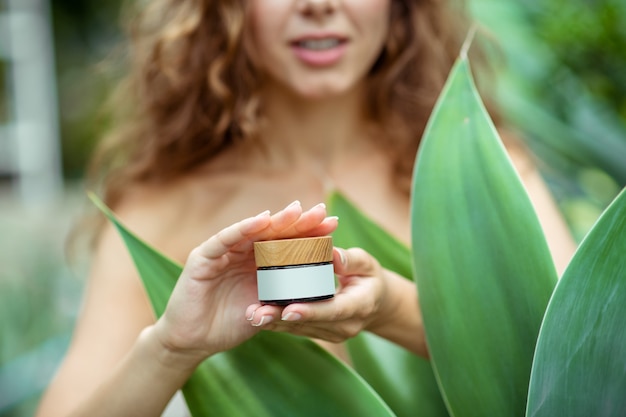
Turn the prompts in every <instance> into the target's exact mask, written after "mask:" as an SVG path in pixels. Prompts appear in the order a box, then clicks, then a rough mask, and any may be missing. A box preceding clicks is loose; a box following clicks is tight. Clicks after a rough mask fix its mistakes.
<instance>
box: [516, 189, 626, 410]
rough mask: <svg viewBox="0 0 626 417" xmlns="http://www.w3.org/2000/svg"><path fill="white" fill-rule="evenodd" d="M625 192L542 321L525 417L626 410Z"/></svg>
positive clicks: (578, 255) (576, 260)
mask: <svg viewBox="0 0 626 417" xmlns="http://www.w3.org/2000/svg"><path fill="white" fill-rule="evenodd" d="M625 394H626V190H622V192H621V193H620V195H619V196H618V197H617V198H616V199H615V200H614V201H613V203H612V204H611V205H610V206H609V207H608V208H607V209H606V210H605V212H604V213H603V214H602V216H601V217H600V219H599V220H598V221H597V223H596V224H595V226H594V227H593V228H592V229H591V231H590V232H589V234H588V235H587V237H586V238H585V239H584V240H583V242H582V243H581V245H580V247H579V248H578V250H577V251H576V254H575V255H574V258H573V259H572V261H571V262H570V264H569V265H568V267H567V270H566V271H565V273H564V274H563V278H561V280H560V281H559V283H558V285H557V287H556V289H555V291H554V294H553V295H552V298H551V299H550V304H549V305H548V309H547V311H546V315H545V318H544V321H543V324H542V326H541V333H540V334H539V340H538V341H537V351H536V353H535V360H534V362H533V369H532V377H531V383H530V389H529V395H528V412H527V413H528V416H533V417H541V416H546V417H548V416H549V417H552V416H557V415H560V416H569V417H576V416H581V417H583V416H584V417H587V416H594V417H603V416H615V417H617V416H624V415H626V395H625Z"/></svg>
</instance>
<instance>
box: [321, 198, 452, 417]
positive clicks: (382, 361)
mask: <svg viewBox="0 0 626 417" xmlns="http://www.w3.org/2000/svg"><path fill="white" fill-rule="evenodd" d="M327 203H328V204H327V205H328V211H329V213H331V214H334V215H337V216H339V218H340V219H341V220H340V221H339V227H338V228H337V230H336V231H335V232H334V233H333V243H334V244H335V246H339V247H344V248H348V247H352V246H358V247H361V248H363V249H365V250H366V251H368V252H369V253H370V254H372V255H373V256H374V257H375V258H376V259H377V260H378V261H379V262H380V263H381V265H382V266H383V267H385V268H387V269H390V270H392V271H394V272H396V273H398V274H400V275H402V276H404V277H406V278H411V277H412V276H413V273H412V264H411V251H410V250H409V248H408V247H407V246H406V245H404V244H402V243H401V242H400V241H398V240H397V239H396V238H394V237H393V236H391V235H390V234H389V233H387V232H386V231H385V230H383V229H382V228H381V227H380V226H379V225H378V224H377V223H375V222H373V221H372V220H371V219H370V218H368V217H367V216H365V215H364V214H363V213H362V212H361V211H360V210H359V209H357V208H356V207H355V206H354V205H353V204H352V203H351V202H350V201H349V200H347V199H346V198H345V197H344V196H343V195H342V194H340V193H338V192H333V193H331V195H330V196H329V197H328V199H327ZM348 349H349V351H350V356H351V358H352V363H353V365H354V368H355V369H356V370H357V371H358V372H359V373H360V374H361V375H362V376H363V377H364V378H365V380H366V381H367V382H369V383H370V385H372V387H374V389H375V390H376V391H377V392H378V393H379V394H380V395H381V396H382V397H383V399H384V400H385V401H386V402H387V404H389V406H390V407H391V408H392V409H393V411H394V412H395V413H396V414H397V415H398V416H407V417H409V416H410V417H415V416H426V417H439V416H442V417H443V416H448V412H447V411H446V407H445V404H444V403H443V399H442V397H441V393H440V392H439V388H438V387H437V381H436V380H435V376H434V373H433V369H432V366H431V364H430V362H429V361H427V360H425V359H423V358H420V357H419V356H416V355H415V354H413V353H411V352H409V351H407V350H406V349H403V348H401V347H399V346H397V345H395V344H393V343H391V342H389V341H388V340H385V339H383V338H381V337H378V336H376V335H374V334H370V333H362V334H360V335H358V336H357V337H355V338H353V339H351V340H349V341H348Z"/></svg>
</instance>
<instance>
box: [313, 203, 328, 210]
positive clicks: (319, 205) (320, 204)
mask: <svg viewBox="0 0 626 417" xmlns="http://www.w3.org/2000/svg"><path fill="white" fill-rule="evenodd" d="M318 207H319V208H323V209H325V208H326V204H324V203H319V204H317V205H315V206H313V208H318Z"/></svg>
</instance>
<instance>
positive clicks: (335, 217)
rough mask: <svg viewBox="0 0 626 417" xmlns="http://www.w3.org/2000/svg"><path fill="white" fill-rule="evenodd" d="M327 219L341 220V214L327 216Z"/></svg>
mask: <svg viewBox="0 0 626 417" xmlns="http://www.w3.org/2000/svg"><path fill="white" fill-rule="evenodd" d="M326 220H337V221H338V220H339V216H328V217H326Z"/></svg>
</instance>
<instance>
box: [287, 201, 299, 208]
mask: <svg viewBox="0 0 626 417" xmlns="http://www.w3.org/2000/svg"><path fill="white" fill-rule="evenodd" d="M299 205H300V200H295V201H294V202H292V203H291V204H289V205H288V206H287V208H289V207H295V206H299Z"/></svg>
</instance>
